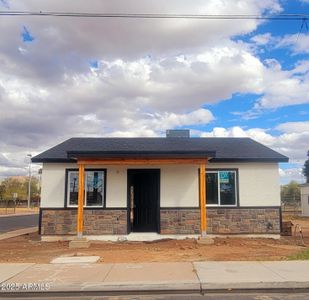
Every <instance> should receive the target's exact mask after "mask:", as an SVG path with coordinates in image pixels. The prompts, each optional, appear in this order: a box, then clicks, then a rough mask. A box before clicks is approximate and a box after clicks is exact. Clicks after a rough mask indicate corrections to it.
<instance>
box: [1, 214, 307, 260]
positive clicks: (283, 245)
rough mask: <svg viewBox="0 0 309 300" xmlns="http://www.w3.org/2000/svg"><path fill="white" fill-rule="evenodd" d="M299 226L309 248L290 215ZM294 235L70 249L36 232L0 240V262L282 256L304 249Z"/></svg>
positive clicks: (301, 220) (303, 220)
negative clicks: (79, 257) (95, 257)
mask: <svg viewBox="0 0 309 300" xmlns="http://www.w3.org/2000/svg"><path fill="white" fill-rule="evenodd" d="M292 222H293V223H294V224H300V225H301V226H302V230H303V234H304V237H305V244H306V246H307V249H309V218H297V219H293V220H292ZM305 249H306V248H305V247H302V246H297V245H296V243H295V239H294V237H282V238H281V239H280V240H274V239H260V238H259V239H257V238H254V239H253V238H216V239H215V244H214V245H200V244H197V243H196V241H195V240H192V239H188V240H182V241H176V240H161V241H157V242H120V243H112V242H93V243H92V244H91V246H90V248H89V249H79V250H75V249H69V246H68V242H41V241H40V240H39V236H38V235H37V234H30V235H26V236H20V237H16V238H11V239H7V240H2V241H0V262H1V263H4V262H36V263H49V262H50V261H51V260H52V259H53V258H55V257H58V256H61V255H67V256H71V255H99V256H100V257H101V262H102V263H104V262H105V263H119V262H159V261H160V262H166V261H202V260H284V259H288V258H289V256H291V255H295V254H297V253H300V252H301V251H304V250H305Z"/></svg>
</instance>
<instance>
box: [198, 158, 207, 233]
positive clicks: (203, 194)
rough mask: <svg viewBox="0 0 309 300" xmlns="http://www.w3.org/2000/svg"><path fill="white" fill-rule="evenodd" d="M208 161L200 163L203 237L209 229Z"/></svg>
mask: <svg viewBox="0 0 309 300" xmlns="http://www.w3.org/2000/svg"><path fill="white" fill-rule="evenodd" d="M206 162H207V161H205V163H202V164H201V165H200V176H199V177H200V178H199V179H200V184H199V194H200V216H201V237H202V238H203V237H205V236H206V230H207V216H206V175H205V170H206Z"/></svg>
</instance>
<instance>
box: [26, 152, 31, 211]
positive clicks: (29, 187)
mask: <svg viewBox="0 0 309 300" xmlns="http://www.w3.org/2000/svg"><path fill="white" fill-rule="evenodd" d="M27 156H28V157H29V182H28V209H29V208H30V200H31V199H30V198H31V157H32V155H31V154H27Z"/></svg>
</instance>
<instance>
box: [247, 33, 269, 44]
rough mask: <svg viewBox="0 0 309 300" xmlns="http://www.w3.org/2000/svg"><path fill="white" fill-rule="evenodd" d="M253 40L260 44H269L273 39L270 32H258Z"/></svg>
mask: <svg viewBox="0 0 309 300" xmlns="http://www.w3.org/2000/svg"><path fill="white" fill-rule="evenodd" d="M251 41H252V42H254V43H256V44H257V45H259V46H264V45H267V44H268V43H269V42H270V41H272V35H271V33H269V32H267V33H263V34H257V35H255V36H253V37H252V38H251Z"/></svg>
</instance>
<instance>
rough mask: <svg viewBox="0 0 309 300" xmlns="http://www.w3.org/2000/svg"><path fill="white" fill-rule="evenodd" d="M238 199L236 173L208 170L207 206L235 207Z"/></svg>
mask: <svg viewBox="0 0 309 300" xmlns="http://www.w3.org/2000/svg"><path fill="white" fill-rule="evenodd" d="M236 199H237V189H236V171H230V170H218V171H208V170H206V201H207V205H214V206H225V205H226V206H228V205H229V206H235V205H236Z"/></svg>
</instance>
